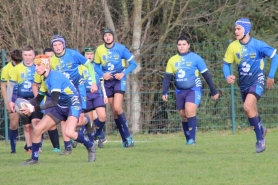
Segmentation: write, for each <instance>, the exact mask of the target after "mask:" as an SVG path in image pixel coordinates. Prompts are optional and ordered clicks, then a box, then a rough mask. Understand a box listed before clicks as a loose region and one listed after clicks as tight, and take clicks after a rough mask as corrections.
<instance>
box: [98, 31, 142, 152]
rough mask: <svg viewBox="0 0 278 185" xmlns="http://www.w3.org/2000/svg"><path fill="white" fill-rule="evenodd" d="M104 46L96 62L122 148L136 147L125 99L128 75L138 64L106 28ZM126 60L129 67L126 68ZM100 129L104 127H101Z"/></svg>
mask: <svg viewBox="0 0 278 185" xmlns="http://www.w3.org/2000/svg"><path fill="white" fill-rule="evenodd" d="M102 39H103V40H104V44H102V45H100V46H98V47H97V49H96V53H95V59H94V62H95V63H96V68H95V70H96V72H97V74H98V75H99V77H103V79H104V86H105V90H106V94H107V97H108V100H109V104H110V106H111V108H112V110H113V115H114V120H115V123H116V125H117V127H118V129H119V132H120V135H121V137H122V141H123V142H122V147H123V148H129V147H133V146H134V141H133V139H132V135H131V134H130V132H129V130H128V123H127V120H126V116H125V113H124V111H123V108H122V105H123V99H124V93H125V91H126V75H128V74H129V73H131V72H132V71H133V70H134V69H135V68H136V67H137V64H136V62H135V60H134V57H133V55H132V54H131V53H130V51H129V50H128V49H127V48H126V47H125V46H124V45H122V44H119V43H116V42H114V32H113V31H112V30H111V29H109V28H106V29H104V30H103V32H102ZM122 59H125V60H126V61H127V62H129V66H128V67H127V68H125V62H123V60H122ZM100 127H103V125H102V126H100Z"/></svg>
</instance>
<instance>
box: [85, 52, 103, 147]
mask: <svg viewBox="0 0 278 185" xmlns="http://www.w3.org/2000/svg"><path fill="white" fill-rule="evenodd" d="M83 53H84V56H85V57H86V58H87V59H89V60H90V61H91V62H92V61H93V59H94V49H93V48H91V47H86V48H85V49H84V51H83ZM81 69H82V73H83V77H84V80H85V87H86V95H87V96H86V97H87V99H86V109H85V110H84V112H85V113H87V114H88V115H89V117H90V120H93V121H94V125H95V128H96V132H95V134H94V139H95V140H96V141H97V143H98V147H99V148H103V142H104V141H105V140H106V139H105V136H104V133H103V127H104V125H105V121H106V112H105V104H106V103H108V98H107V96H106V92H105V89H103V91H104V92H103V94H102V93H101V90H100V89H101V85H100V81H99V76H98V75H97V74H96V82H97V86H98V89H99V90H98V91H97V92H94V93H91V92H90V86H91V83H92V82H91V78H90V77H89V76H88V74H89V73H88V70H87V68H86V67H83V66H82V67H81ZM93 111H95V112H96V115H97V117H94V113H93Z"/></svg>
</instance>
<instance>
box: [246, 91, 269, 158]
mask: <svg viewBox="0 0 278 185" xmlns="http://www.w3.org/2000/svg"><path fill="white" fill-rule="evenodd" d="M258 97H259V96H258V95H257V94H254V93H248V94H247V96H246V99H245V101H244V103H243V109H244V111H245V113H246V115H247V117H248V121H249V123H250V125H251V126H252V127H253V128H254V132H255V134H256V139H257V143H256V152H257V153H260V152H263V151H264V150H265V148H266V147H265V140H264V137H263V134H262V132H261V128H260V120H259V118H258V113H257V111H256V109H257V108H256V106H257V99H258Z"/></svg>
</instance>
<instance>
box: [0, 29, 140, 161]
mask: <svg viewBox="0 0 278 185" xmlns="http://www.w3.org/2000/svg"><path fill="white" fill-rule="evenodd" d="M102 37H103V40H104V44H102V45H100V46H99V47H97V49H96V51H95V54H94V49H93V48H91V47H86V48H85V49H84V51H83V54H84V56H83V55H82V54H80V53H79V52H78V51H76V50H72V49H68V48H66V41H65V39H64V38H63V37H62V36H60V35H54V36H53V38H52V39H51V41H50V45H51V49H52V50H53V52H54V55H53V56H48V55H47V54H48V53H47V52H51V49H48V50H45V52H44V54H41V55H37V56H35V51H34V49H33V48H32V47H31V46H29V45H28V46H25V47H23V49H22V58H20V51H19V50H14V51H12V53H11V59H12V62H10V63H9V64H8V65H7V66H5V68H4V69H3V70H2V74H1V82H2V83H1V84H2V85H1V88H2V95H3V97H4V101H5V104H6V107H7V110H8V112H9V115H10V122H11V123H10V133H9V136H10V141H11V142H10V143H11V153H16V146H15V145H16V137H17V133H18V131H17V125H18V115H17V113H16V112H15V110H14V106H15V100H16V99H17V98H23V99H26V100H28V101H29V102H30V104H27V105H28V106H27V107H22V108H21V109H20V115H21V120H22V123H23V125H24V135H25V139H26V145H27V147H26V150H28V151H29V152H30V153H32V157H31V159H28V160H27V161H25V162H24V163H23V164H22V165H31V164H38V159H39V153H40V150H41V146H42V135H43V133H44V132H46V131H48V132H49V133H50V134H49V136H50V138H52V139H51V141H52V144H53V147H54V151H59V144H58V143H59V139H58V131H57V128H56V124H58V123H61V128H62V129H61V130H62V135H63V140H64V145H65V150H64V151H63V152H62V153H61V154H70V153H71V151H72V149H71V147H72V145H73V146H76V145H74V143H75V142H78V143H83V144H84V146H85V147H86V148H87V150H88V161H89V162H92V161H95V160H96V143H95V142H94V141H97V144H98V146H99V147H100V148H102V147H103V141H105V136H104V134H103V128H104V125H105V120H106V112H105V106H106V103H109V104H110V106H111V108H112V110H113V115H114V119H115V123H116V125H117V127H118V129H119V132H120V135H121V137H122V147H123V148H129V147H133V146H134V141H133V138H132V135H131V134H130V132H129V130H128V123H127V120H126V116H125V114H124V111H123V109H122V103H123V98H124V93H125V90H126V75H128V74H129V73H130V72H132V71H133V70H134V69H135V68H136V66H137V64H136V62H135V60H134V57H133V55H132V54H131V53H130V51H129V50H128V49H127V48H126V47H125V46H124V45H122V44H119V43H116V42H114V32H113V31H112V30H111V29H109V28H106V29H104V30H103V34H102ZM15 56H16V57H15ZM22 59H23V60H22ZM127 62H128V63H129V65H128V66H126V63H127ZM98 77H101V78H98ZM6 85H7V88H6ZM100 89H101V90H100ZM18 100H19V99H18ZM93 110H95V115H94V114H92V111H93ZM77 126H80V127H81V131H79V132H77V131H76V127H77ZM93 128H95V129H93ZM84 130H86V132H87V134H88V138H87V137H86V136H84V133H85V131H84ZM51 133H54V134H51ZM73 141H74V143H73Z"/></svg>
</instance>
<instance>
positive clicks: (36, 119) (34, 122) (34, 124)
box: [31, 118, 44, 152]
mask: <svg viewBox="0 0 278 185" xmlns="http://www.w3.org/2000/svg"><path fill="white" fill-rule="evenodd" d="M39 122H40V119H38V118H34V119H32V121H31V124H32V127H33V128H35V126H36V125H37V124H38V123H39ZM43 139H44V134H43V133H42V136H41V145H40V150H39V151H40V152H42V143H43Z"/></svg>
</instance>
